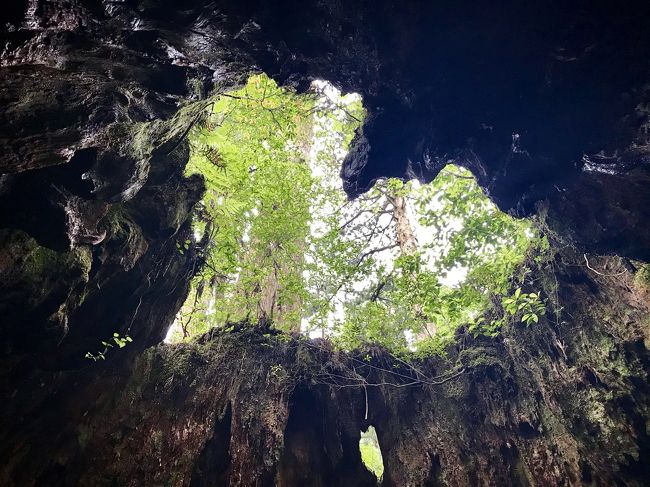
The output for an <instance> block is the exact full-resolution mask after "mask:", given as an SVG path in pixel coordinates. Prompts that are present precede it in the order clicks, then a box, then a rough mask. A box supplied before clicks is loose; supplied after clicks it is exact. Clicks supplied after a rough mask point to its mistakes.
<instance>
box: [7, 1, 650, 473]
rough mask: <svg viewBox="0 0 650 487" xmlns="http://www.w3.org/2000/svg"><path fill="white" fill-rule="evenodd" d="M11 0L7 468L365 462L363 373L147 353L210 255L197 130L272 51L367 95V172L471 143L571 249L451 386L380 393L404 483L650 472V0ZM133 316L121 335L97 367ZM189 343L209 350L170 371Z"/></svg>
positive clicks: (356, 155)
mask: <svg viewBox="0 0 650 487" xmlns="http://www.w3.org/2000/svg"><path fill="white" fill-rule="evenodd" d="M0 15H2V18H1V19H0V25H1V26H2V31H0V45H1V48H0V106H2V107H3V108H2V110H1V111H0V150H1V154H2V155H1V157H0V275H1V276H2V279H1V280H0V345H1V346H0V370H1V372H2V378H3V384H2V393H3V406H2V415H1V421H2V437H3V440H2V445H3V453H4V455H3V457H4V458H5V459H7V461H6V465H5V466H4V467H3V468H2V477H0V478H2V480H3V481H2V483H3V484H8V485H62V484H63V485H65V484H68V485H75V484H81V485H83V484H86V485H93V484H102V483H104V484H106V485H115V484H117V485H123V484H128V483H129V482H130V483H131V484H132V485H168V484H169V483H171V484H183V483H185V484H188V483H193V484H194V485H210V484H211V483H217V484H218V483H224V482H225V479H229V481H230V483H231V484H233V485H237V483H238V482H239V484H240V485H256V483H257V485H265V484H269V483H271V482H272V481H273V479H276V480H277V482H278V483H279V484H281V485H298V484H303V485H308V482H307V480H305V479H304V478H302V477H301V476H304V475H305V472H307V471H309V472H317V473H318V475H316V474H315V475H314V477H313V478H314V479H316V480H313V482H314V484H313V485H336V484H337V483H338V484H339V485H353V484H351V483H350V482H351V481H350V480H349V479H350V478H354V479H356V481H357V482H358V483H359V485H361V484H363V483H364V482H366V483H367V482H371V479H370V477H369V476H368V475H366V474H364V473H363V472H364V471H363V470H362V469H361V467H360V465H359V459H358V455H357V454H356V453H355V452H356V451H357V450H356V449H355V448H356V447H355V444H356V443H355V442H356V441H357V439H358V438H357V436H358V429H359V428H360V426H362V425H363V424H364V423H365V422H366V421H365V420H364V419H363V417H365V415H364V414H363V412H362V413H360V412H359V411H361V410H362V409H364V408H365V396H364V395H363V392H362V391H360V390H359V389H358V388H343V389H339V388H332V387H329V386H328V385H327V384H320V385H314V384H311V383H310V382H309V380H307V378H306V377H302V378H300V380H299V381H298V384H294V385H295V386H296V387H295V388H293V387H292V388H284V389H283V388H281V387H280V386H279V385H277V384H276V385H273V384H275V383H274V382H273V381H272V380H271V379H269V377H270V375H272V374H271V372H272V371H273V370H276V372H277V371H278V369H273V365H277V364H280V365H283V366H284V365H290V364H292V363H294V362H295V361H296V358H295V356H294V355H292V354H293V353H294V352H295V350H294V352H291V351H290V350H287V349H286V347H285V348H282V347H280V348H278V349H277V350H275V349H273V350H268V351H267V352H265V353H263V351H264V350H266V348H268V347H266V348H265V347H264V346H263V345H262V343H263V342H260V343H257V342H256V344H253V345H251V347H253V348H252V349H251V350H255V351H256V354H257V355H256V356H253V355H252V352H251V353H250V354H249V352H246V350H248V348H247V347H248V345H247V347H244V348H242V347H239V346H234V345H233V346H232V347H231V348H227V350H219V349H218V346H220V345H217V344H218V343H223V341H224V340H225V341H226V342H228V343H231V344H236V343H240V342H239V341H238V340H241V338H239V336H234V337H223V339H222V338H219V340H217V341H210V342H209V343H205V344H203V345H200V346H198V345H197V346H195V347H180V348H178V349H172V348H169V347H166V346H159V347H156V348H153V349H149V350H147V351H144V350H145V349H147V347H150V346H152V345H155V344H157V343H159V342H160V341H161V340H162V337H163V336H164V334H165V331H166V328H167V327H168V325H169V324H170V323H171V321H172V319H173V316H174V315H175V313H176V311H177V309H178V308H179V306H180V304H181V303H182V302H183V300H184V298H185V295H186V293H187V287H188V282H189V279H190V278H191V276H192V275H193V273H194V272H195V270H196V268H197V266H199V265H200V261H199V259H198V257H197V255H196V253H195V251H194V249H193V247H192V246H191V247H190V249H188V250H187V251H186V252H183V253H181V252H179V251H178V248H177V244H178V243H179V242H180V243H182V242H185V241H186V240H188V239H191V235H190V233H191V232H190V229H189V223H188V218H189V215H190V212H191V209H192V206H193V204H194V203H195V202H196V201H197V200H198V199H199V198H200V195H201V191H202V187H203V185H202V182H201V181H200V179H198V178H191V179H186V178H184V177H183V176H182V173H183V167H184V164H185V162H186V161H187V157H188V148H187V143H186V140H185V136H186V134H187V132H188V130H189V129H190V127H191V126H192V125H193V124H195V123H201V116H202V113H203V111H204V110H205V109H206V107H207V106H208V104H209V96H210V95H211V94H214V93H216V92H219V91H221V90H224V89H228V88H230V87H233V86H236V85H238V84H239V83H241V81H242V80H243V79H245V77H246V76H247V74H248V73H249V72H251V71H257V70H263V71H265V72H266V73H268V74H269V75H271V76H272V77H274V78H275V79H277V80H278V81H279V82H282V83H285V84H293V85H294V86H295V87H296V88H297V89H299V90H304V89H306V88H307V87H308V84H309V81H310V80H311V79H314V78H317V77H318V78H325V79H328V80H330V81H332V82H333V83H335V84H337V85H338V86H340V87H341V88H343V89H345V90H347V91H357V92H359V93H361V94H362V95H363V97H364V104H365V105H366V107H367V109H368V119H367V121H366V124H365V126H364V129H363V132H362V133H360V134H359V136H358V137H357V139H356V141H355V146H354V147H353V149H352V150H351V152H350V155H349V156H348V158H347V159H346V161H345V164H344V166H343V168H342V177H343V181H344V185H345V187H346V190H347V191H348V192H349V193H350V194H351V195H355V194H357V193H358V192H360V191H363V190H365V189H366V188H367V187H368V185H369V184H370V183H371V182H372V180H373V179H374V178H376V177H378V176H381V175H397V176H405V177H418V178H420V179H422V180H429V179H431V178H433V177H434V176H435V175H436V174H437V172H438V171H439V170H440V168H441V167H443V166H444V164H446V163H447V162H449V161H454V162H456V163H459V164H462V165H465V166H466V167H468V168H469V169H470V170H472V171H473V172H474V174H475V175H476V176H477V178H478V179H479V182H480V184H481V185H482V187H483V188H484V189H485V191H486V192H488V194H489V195H490V196H491V197H492V198H493V200H494V201H495V202H496V203H497V204H498V205H499V206H500V207H501V208H503V209H505V210H508V211H510V212H511V213H513V214H517V215H529V214H532V213H537V214H539V215H540V216H542V217H544V221H545V222H546V224H547V225H548V227H549V228H548V231H549V233H550V234H551V235H552V236H553V241H554V242H555V246H556V247H557V248H562V249H564V250H562V253H561V255H562V256H564V257H562V258H563V259H565V260H566V262H564V263H562V262H554V263H553V264H552V265H553V266H554V268H555V270H557V271H558V272H557V274H556V277H553V278H551V275H550V274H549V275H548V276H547V281H548V282H546V283H544V286H545V289H546V290H547V293H548V296H550V297H552V296H553V289H555V290H556V293H557V298H554V299H555V301H557V302H558V303H560V306H561V307H563V310H561V311H558V313H557V315H556V316H555V318H553V317H552V316H551V317H550V321H548V322H545V323H544V324H540V325H539V326H536V327H531V328H530V329H526V328H523V329H522V328H517V327H515V328H513V329H512V330H511V331H509V332H508V334H507V335H506V336H505V337H504V339H503V340H501V341H497V342H490V343H485V344H484V343H478V342H477V343H474V342H473V343H472V344H470V345H467V347H466V349H464V350H462V351H458V352H457V353H458V357H459V359H460V360H461V362H462V363H464V364H465V365H466V370H465V371H464V372H463V374H462V375H461V376H459V378H458V380H454V381H450V382H448V383H445V384H444V385H442V386H441V387H431V388H429V387H414V388H397V389H384V388H372V389H370V390H369V391H368V398H369V400H368V404H370V407H369V416H368V421H370V422H372V423H373V424H375V426H376V427H377V429H378V432H379V436H380V441H381V443H382V445H383V446H384V447H385V448H386V458H387V473H386V485H425V484H428V485H439V484H440V483H443V484H447V485H479V484H484V485H529V484H530V485H563V484H566V485H580V484H582V485H643V479H644V478H648V477H649V476H650V475H649V474H648V472H647V461H644V460H647V458H648V436H647V434H648V433H647V421H648V417H649V416H648V409H647V406H648V403H647V376H646V375H645V374H646V373H647V367H648V356H647V344H648V341H647V335H648V333H647V327H648V321H647V320H648V318H647V316H648V314H647V311H648V310H647V303H648V301H649V300H648V299H647V298H648V294H647V291H644V289H645V288H643V286H642V285H640V284H639V282H645V281H644V279H641V278H638V279H636V280H635V278H634V277H633V276H634V273H635V272H636V275H637V276H642V275H645V274H644V272H645V271H643V269H645V268H644V267H642V266H641V264H639V263H637V262H636V261H630V260H628V259H640V260H645V261H648V260H650V226H649V225H648V224H647V223H648V221H650V191H648V180H649V178H650V174H649V167H650V166H649V162H650V161H649V157H650V156H649V145H650V140H649V139H648V134H649V131H648V128H649V120H648V113H649V110H648V102H649V92H648V87H649V86H650V72H649V69H648V68H649V64H650V40H649V36H650V31H649V30H648V29H647V25H646V24H647V19H648V18H650V4H648V3H647V2H641V1H630V2H625V3H624V4H619V3H615V2H609V1H601V2H572V3H571V4H570V5H567V3H566V2H560V1H557V2H555V1H549V2H542V3H538V4H536V5H535V6H531V5H528V4H526V2H523V3H522V2H514V1H512V2H506V3H505V4H502V5H500V6H499V8H498V9H497V8H496V7H495V6H494V5H493V4H492V3H490V2H483V1H480V2H471V3H470V2H463V1H461V2H448V3H446V2H432V3H427V2H417V1H414V2H397V1H390V0H381V1H372V2H371V1H359V2H339V1H335V0H321V1H310V2H298V1H294V0H287V1H286V2H281V3H280V4H278V3H277V2H262V1H256V0H251V1H246V2H242V1H239V2H235V1H230V0H224V1H220V2H216V3H215V2H212V1H208V0H188V1H186V2H183V6H182V7H179V5H178V3H177V2H174V1H171V0H167V1H165V0H159V1H148V0H147V1H145V0H124V1H119V2H116V1H105V0H60V1H56V2H51V1H45V0H18V1H15V2H11V5H10V6H8V7H6V8H5V9H3V12H2V14H0ZM571 249H575V250H571ZM584 252H589V254H584V259H583V253H584ZM592 253H594V254H609V255H614V254H618V256H620V257H612V258H601V257H597V256H593V255H592ZM608 259H609V260H608ZM587 265H590V266H591V267H592V268H593V269H596V271H594V270H592V269H589V268H588V267H586V266H587ZM607 265H609V266H610V268H608V267H607ZM621 269H623V270H621ZM646 274H647V272H646ZM607 276H609V277H607ZM551 280H552V281H553V282H557V284H555V285H554V286H555V287H553V286H552V285H551V284H552V283H551ZM114 332H119V333H121V334H126V333H128V334H130V335H131V336H132V337H133V338H134V341H133V344H132V345H130V346H129V348H128V350H127V353H125V354H115V357H113V358H111V357H109V358H111V360H110V361H109V364H106V365H105V366H96V367H90V368H88V367H87V366H88V363H87V360H85V359H83V355H84V353H85V352H88V351H91V350H95V349H97V347H98V345H99V344H100V342H101V341H102V340H106V338H108V337H110V336H111V335H112V334H113V333H114ZM249 338H250V337H248V338H246V340H249ZM215 347H217V350H216V351H215V349H214V348H215ZM256 347H257V348H256ZM260 347H262V348H260ZM143 351H144V352H143ZM141 353H142V355H140V354H141ZM242 354H245V356H244V355H242ZM275 354H280V355H279V356H277V357H276V355H275ZM183 357H185V358H183ZM192 357H193V358H192ZM253 357H254V359H253ZM463 357H464V358H463ZM177 358H178V359H182V360H189V362H187V363H188V364H191V366H187V367H185V368H183V373H177V374H174V373H173V372H172V373H171V374H167V375H165V374H166V373H165V370H167V369H168V368H169V367H171V368H173V367H175V365H174V364H175V363H176V359H177ZM318 360H320V359H318ZM318 360H317V361H316V362H317V363H318ZM377 360H380V359H379V358H378V359H377ZM238 363H239V364H241V365H240V368H239V369H236V367H237V365H236V364H238ZM82 367H84V368H83V369H81V370H80V368H82ZM255 367H258V368H255ZM438 368H439V367H438ZM66 370H67V371H66ZM233 371H234V372H235V374H234V379H233ZM239 372H241V374H239ZM438 372H440V371H438ZM442 372H444V370H443V371H442ZM238 374H239V375H238ZM229 381H233V382H232V383H231V382H229ZM229 404H230V406H229ZM373 404H374V406H373ZM305 411H315V412H316V413H317V414H319V415H321V416H322V418H323V423H322V424H323V427H322V428H321V429H314V428H316V427H315V426H314V425H312V424H311V423H310V422H309V421H307V419H308V418H304V417H303V416H301V414H305ZM360 415H361V416H360ZM215 418H221V419H215ZM156 428H157V429H156ZM157 438H159V439H157ZM211 438H212V439H211ZM227 438H230V444H231V448H230V450H228V452H229V454H228V455H226V454H225V453H224V452H225V451H226V450H225V449H224V447H223V443H224V442H226V443H227ZM322 445H327V447H326V451H324V450H323V448H322ZM307 466H308V467H307ZM305 469H308V470H305ZM318 482H320V483H318Z"/></svg>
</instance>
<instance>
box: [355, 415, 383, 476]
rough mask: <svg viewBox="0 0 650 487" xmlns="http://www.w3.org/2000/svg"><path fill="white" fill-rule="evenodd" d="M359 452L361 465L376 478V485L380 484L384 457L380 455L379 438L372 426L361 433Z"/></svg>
mask: <svg viewBox="0 0 650 487" xmlns="http://www.w3.org/2000/svg"><path fill="white" fill-rule="evenodd" d="M359 451H360V453H361V461H362V462H363V465H364V466H365V467H366V468H367V469H368V470H369V471H370V472H371V473H372V474H373V475H374V476H375V477H377V483H378V484H380V483H381V481H382V479H383V477H384V457H383V456H382V454H381V447H380V446H379V438H377V431H375V427H374V426H368V429H367V430H366V431H361V438H360V439H359Z"/></svg>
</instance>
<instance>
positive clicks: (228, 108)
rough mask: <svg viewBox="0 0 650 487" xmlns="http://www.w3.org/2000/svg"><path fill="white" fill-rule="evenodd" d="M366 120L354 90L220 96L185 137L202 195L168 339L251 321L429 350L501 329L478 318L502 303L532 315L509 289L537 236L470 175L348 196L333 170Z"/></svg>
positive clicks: (185, 245)
mask: <svg viewBox="0 0 650 487" xmlns="http://www.w3.org/2000/svg"><path fill="white" fill-rule="evenodd" d="M363 116H364V113H363V108H362V105H361V100H360V98H359V97H358V96H356V95H346V96H342V95H341V94H340V93H339V92H338V91H337V90H336V89H334V88H333V87H332V86H330V85H328V84H326V83H322V82H318V83H315V84H314V86H313V90H312V92H311V93H309V94H307V95H298V94H296V93H294V92H292V91H290V90H288V89H285V88H281V87H278V86H277V85H276V84H275V83H274V82H273V81H272V80H270V79H269V78H267V77H266V76H264V75H259V76H253V77H251V78H250V79H249V81H248V83H247V84H246V86H244V87H243V88H242V89H240V90H237V91H234V92H231V93H227V94H223V95H221V96H220V97H218V98H216V100H215V102H214V105H213V107H212V109H211V111H210V113H209V114H208V115H207V116H206V120H205V123H203V124H202V125H201V126H200V127H198V128H195V129H194V130H193V131H192V133H191V149H192V150H191V157H190V161H189V163H188V165H187V173H188V174H194V173H198V174H201V175H203V176H204V177H205V180H206V186H207V191H206V193H205V196H204V197H203V199H202V201H201V202H200V204H199V205H198V206H197V208H196V211H195V215H194V228H195V237H196V238H195V241H193V242H177V247H178V249H179V252H185V251H187V250H188V249H189V247H190V246H193V247H194V248H195V250H196V251H197V252H198V254H199V258H200V260H201V263H202V265H201V267H200V271H199V272H198V273H197V275H196V276H195V278H194V280H193V282H192V286H191V291H190V294H189V296H188V299H187V301H186V303H185V305H184V306H183V308H182V310H181V312H180V313H179V316H178V318H177V321H176V323H175V326H174V329H173V330H174V331H173V333H175V334H176V335H175V336H176V338H177V339H182V338H188V337H191V336H193V335H196V334H199V333H202V332H204V331H206V330H208V329H209V328H211V327H213V326H223V325H224V324H225V323H227V322H234V321H240V320H246V319H247V320H249V321H251V322H256V323H257V322H260V323H265V324H269V323H272V324H273V326H275V327H277V328H281V329H284V330H288V331H289V330H290V331H303V332H306V333H309V334H311V335H320V336H323V337H329V338H331V339H332V340H333V341H334V342H335V343H336V344H337V345H338V346H339V347H341V348H344V349H353V348H357V347H360V346H362V345H364V344H366V343H379V344H381V345H384V346H385V347H387V348H388V349H389V350H391V351H393V352H394V353H398V354H408V353H412V352H413V351H416V352H418V353H420V354H423V355H428V354H432V353H443V352H444V347H445V346H446V345H447V344H448V343H449V342H450V341H452V340H453V337H454V334H455V333H456V330H457V329H458V328H459V327H460V326H461V325H463V324H469V329H470V331H472V332H473V333H486V334H494V333H496V332H498V329H499V328H500V327H501V326H502V325H503V324H504V321H501V322H499V321H498V320H497V321H494V320H493V321H490V322H489V323H486V322H485V320H484V319H483V315H484V313H485V311H486V310H487V309H489V308H490V307H492V306H493V303H498V304H500V305H501V301H502V300H503V303H502V306H503V307H504V309H505V311H506V312H507V313H510V311H511V309H513V308H512V307H513V306H514V307H515V308H516V310H515V313H510V315H511V316H515V315H517V317H518V318H521V319H522V320H523V321H525V322H526V323H528V324H530V323H532V322H536V321H537V319H538V316H539V314H541V313H543V303H542V301H541V298H539V296H537V295H535V294H534V293H531V294H529V295H526V294H522V293H521V291H519V294H516V295H514V296H510V295H509V290H510V289H511V288H512V287H513V285H512V276H513V274H514V273H515V270H516V269H517V268H518V267H519V266H520V265H521V263H522V261H523V260H524V257H525V255H526V253H527V251H528V249H529V248H530V246H531V243H532V242H536V241H537V237H536V234H535V232H534V230H533V228H532V226H531V224H530V222H528V221H526V220H517V219H515V218H512V217H510V216H509V215H506V214H504V213H502V212H500V211H499V210H498V209H497V208H496V206H495V205H494V204H493V203H492V202H491V201H490V200H489V199H488V198H487V197H486V195H485V194H484V193H483V191H482V189H481V188H480V187H479V186H478V184H477V183H476V180H475V179H474V177H473V176H472V175H471V173H470V172H469V171H467V170H465V169H463V168H461V167H459V166H455V165H449V166H447V167H446V168H445V169H443V170H442V171H441V173H440V174H439V175H438V176H437V177H436V179H435V180H434V181H433V182H432V183H430V184H427V185H422V184H419V183H418V182H417V181H410V182H406V183H405V182H402V181H400V180H397V179H383V180H379V181H377V183H376V184H375V185H374V187H373V188H372V189H371V190H370V191H368V192H367V193H366V194H364V195H362V196H361V197H359V198H357V199H356V200H354V201H349V200H348V199H347V197H346V195H345V194H344V193H343V191H342V189H341V183H340V179H339V176H338V172H339V168H340V165H341V162H342V159H343V157H344V156H345V153H346V150H347V147H348V145H349V144H350V142H351V140H352V138H353V136H354V133H355V130H360V125H361V121H362V120H363ZM510 299H514V301H508V300H510ZM522 303H523V304H522ZM517 313H519V314H517ZM519 315H521V317H520V316H519Z"/></svg>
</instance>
